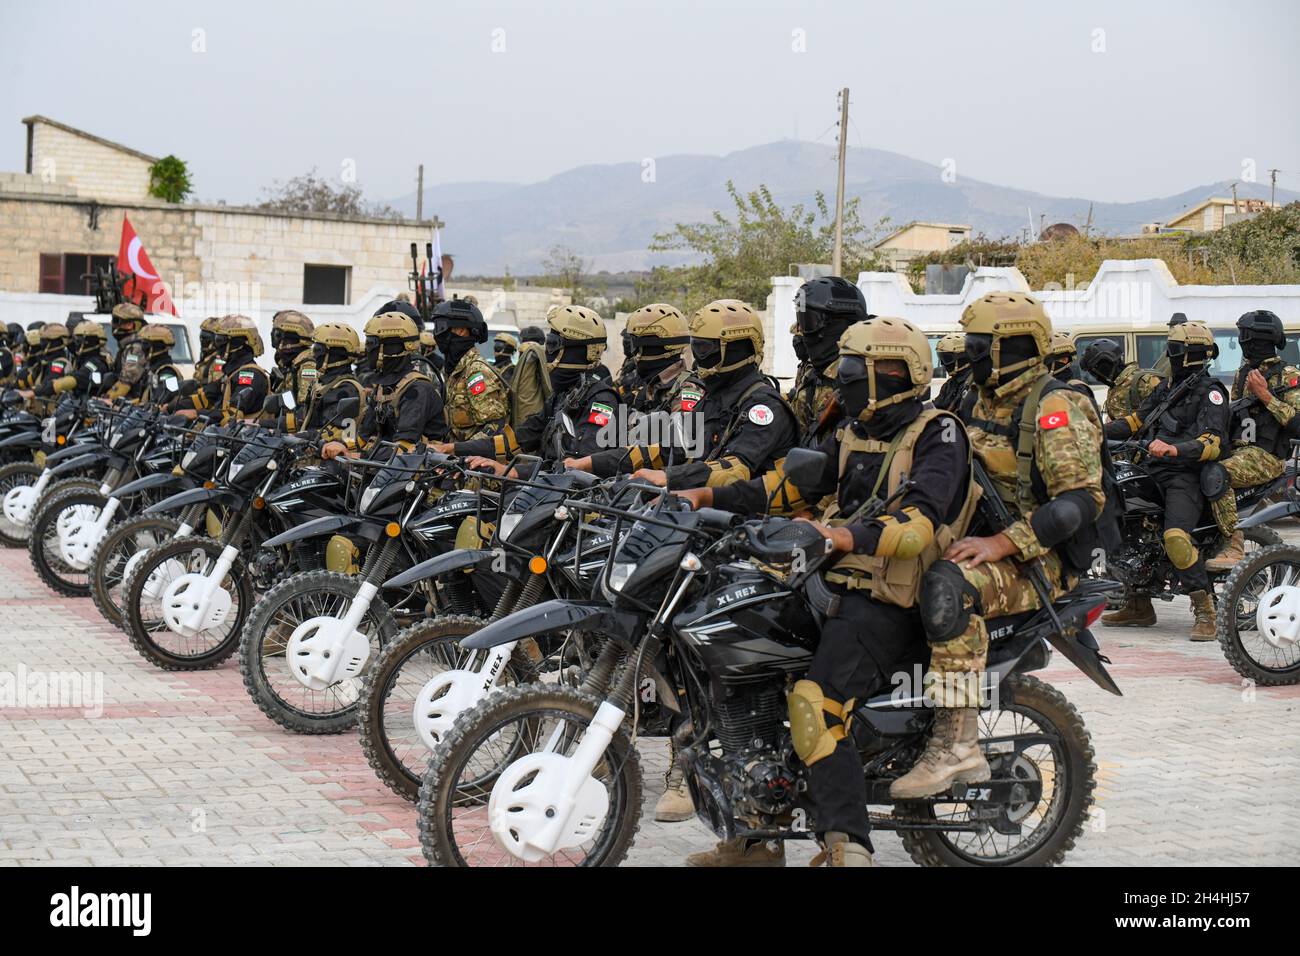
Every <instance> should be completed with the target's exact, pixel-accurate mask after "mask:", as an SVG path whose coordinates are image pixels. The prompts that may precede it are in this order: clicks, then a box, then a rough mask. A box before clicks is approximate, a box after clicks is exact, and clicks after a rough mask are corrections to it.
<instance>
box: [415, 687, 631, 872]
mask: <svg viewBox="0 0 1300 956" xmlns="http://www.w3.org/2000/svg"><path fill="white" fill-rule="evenodd" d="M600 703H601V702H600V701H599V700H597V699H596V698H595V697H592V696H589V695H587V694H583V693H581V692H580V691H577V690H572V689H568V688H560V687H554V686H549V685H544V684H528V685H524V686H522V687H511V688H506V689H504V690H501V691H499V692H497V693H495V694H493V695H492V696H491V697H488V698H486V699H485V700H483V701H482V702H481V703H480V704H478V705H477V706H476V707H474V708H472V709H470V710H468V711H466V712H465V713H464V714H462V715H461V716H460V718H459V719H458V720H457V721H456V724H455V726H454V727H452V729H451V730H450V731H449V732H448V733H447V734H446V735H445V736H444V737H443V739H442V742H441V743H440V744H439V745H438V748H437V750H435V751H434V753H433V756H432V758H431V759H430V760H429V769H428V772H427V773H426V774H425V778H424V783H423V784H422V785H421V787H420V801H419V824H420V845H421V847H422V848H423V851H424V858H425V859H426V860H428V861H429V863H430V864H432V865H434V866H617V865H618V864H619V863H620V862H621V861H622V860H623V858H624V857H626V856H627V852H628V850H629V849H630V848H631V846H632V841H633V839H634V837H635V836H636V831H637V828H638V827H639V825H640V820H641V764H640V760H639V758H638V756H637V752H636V749H635V748H634V747H633V746H632V742H631V740H630V739H629V738H628V735H627V733H626V731H625V729H624V726H623V725H620V727H619V729H618V730H616V731H615V733H614V737H613V739H612V740H611V741H610V744H609V746H608V747H607V748H606V749H605V752H604V753H603V754H602V755H601V758H600V761H599V762H598V763H597V764H596V767H595V769H594V770H593V771H592V774H591V775H590V776H589V777H588V778H587V779H586V781H584V783H583V784H582V785H581V786H580V787H579V790H578V794H577V796H576V797H575V798H574V802H573V807H572V812H571V813H568V814H567V815H566V818H565V820H564V822H563V824H562V826H561V833H562V837H561V838H560V839H559V840H558V842H557V844H556V846H557V849H555V850H554V851H552V852H542V851H534V850H533V849H532V848H530V847H529V845H528V841H529V840H530V838H536V837H538V836H539V835H540V834H541V832H542V831H543V830H544V829H545V828H546V827H547V826H548V825H550V824H551V823H552V822H553V818H554V815H555V813H554V807H553V806H552V802H553V801H552V798H553V796H554V794H555V792H556V785H557V780H558V777H559V775H562V774H563V773H564V771H565V767H564V764H565V762H566V758H569V757H572V755H573V753H574V751H575V750H576V749H577V746H578V743H579V741H580V740H581V739H582V737H583V735H584V734H585V733H586V732H587V727H588V725H589V724H590V723H591V720H592V718H593V717H594V716H595V714H596V711H597V709H598V708H599V707H600ZM484 781H491V785H488V784H487V783H485V782H484Z"/></svg>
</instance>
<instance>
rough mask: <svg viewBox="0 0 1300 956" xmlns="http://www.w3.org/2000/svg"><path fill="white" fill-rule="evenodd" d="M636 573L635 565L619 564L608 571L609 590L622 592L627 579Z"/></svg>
mask: <svg viewBox="0 0 1300 956" xmlns="http://www.w3.org/2000/svg"><path fill="white" fill-rule="evenodd" d="M635 572H636V565H635V564H632V563H630V562H627V563H624V562H620V563H618V564H615V565H614V566H613V567H612V568H610V569H609V586H610V589H611V590H614V591H622V590H623V585H625V584H627V582H628V579H629V578H631V577H632V575H633V574H634V573H635Z"/></svg>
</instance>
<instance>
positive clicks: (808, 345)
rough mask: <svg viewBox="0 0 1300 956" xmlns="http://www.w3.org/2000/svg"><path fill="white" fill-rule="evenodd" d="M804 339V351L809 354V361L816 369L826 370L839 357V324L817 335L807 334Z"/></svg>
mask: <svg viewBox="0 0 1300 956" xmlns="http://www.w3.org/2000/svg"><path fill="white" fill-rule="evenodd" d="M802 338H803V341H804V349H805V350H806V351H807V353H808V361H809V362H811V363H812V364H813V367H814V368H817V369H824V368H826V366H828V365H830V364H831V363H832V362H834V361H835V360H836V359H837V358H838V357H839V354H840V336H839V323H836V325H835V326H834V327H831V326H828V327H827V328H826V329H825V330H824V331H822V332H818V333H817V334H815V335H809V334H807V333H805V334H804V335H803V336H802Z"/></svg>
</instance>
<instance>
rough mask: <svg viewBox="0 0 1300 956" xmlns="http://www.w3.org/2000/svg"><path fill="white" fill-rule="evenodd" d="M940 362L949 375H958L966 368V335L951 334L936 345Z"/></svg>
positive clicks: (959, 333) (935, 349)
mask: <svg viewBox="0 0 1300 956" xmlns="http://www.w3.org/2000/svg"><path fill="white" fill-rule="evenodd" d="M934 351H935V353H936V354H937V355H938V356H939V362H940V363H941V364H942V365H943V367H944V368H945V369H946V370H947V371H948V374H949V375H956V374H957V373H958V372H960V371H963V370H964V369H965V368H966V365H967V362H966V333H964V332H949V333H948V334H947V335H945V336H944V337H943V338H941V339H940V340H939V341H938V342H936V343H935V345H934Z"/></svg>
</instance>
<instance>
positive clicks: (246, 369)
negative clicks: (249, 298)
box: [167, 315, 271, 425]
mask: <svg viewBox="0 0 1300 956" xmlns="http://www.w3.org/2000/svg"><path fill="white" fill-rule="evenodd" d="M215 346H216V349H217V353H218V354H219V355H220V356H221V358H222V362H223V365H222V372H221V378H219V379H217V380H216V381H214V382H209V383H208V384H206V385H203V386H201V387H200V388H199V389H198V390H197V391H195V392H194V393H193V394H191V395H183V396H181V397H180V398H178V399H176V400H175V401H173V402H171V403H170V404H169V405H168V406H167V407H168V409H169V410H170V411H174V412H175V413H176V414H178V415H182V416H184V417H185V418H197V417H198V416H199V415H200V414H202V415H203V417H204V418H212V419H216V420H217V421H218V422H219V423H220V424H222V425H227V424H229V423H230V422H232V421H234V420H236V419H248V418H252V417H253V416H255V415H258V414H260V413H261V411H262V407H263V406H264V405H265V404H266V396H267V395H268V394H270V391H271V377H270V376H269V375H267V373H266V370H265V369H263V368H262V367H261V366H260V365H258V364H257V357H258V356H259V355H261V354H262V351H263V348H264V346H263V345H262V336H261V334H260V333H259V332H258V331H257V323H256V322H254V321H253V320H252V319H250V318H249V317H248V316H246V315H228V316H226V317H225V318H224V319H222V320H221V325H220V326H218V328H217V338H216V343H215Z"/></svg>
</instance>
